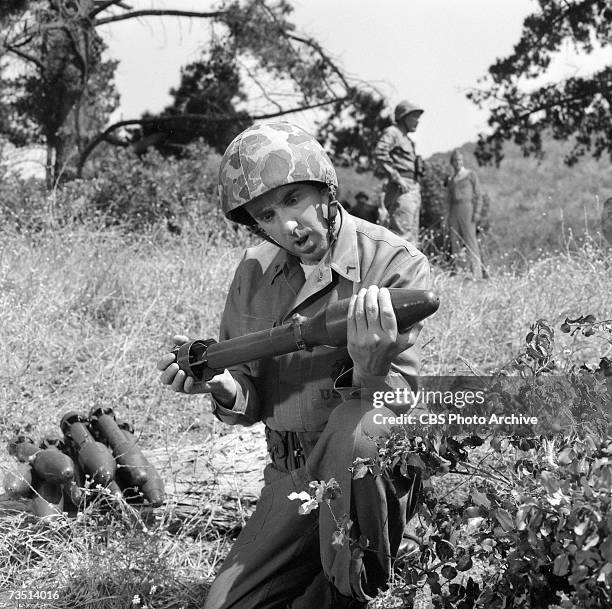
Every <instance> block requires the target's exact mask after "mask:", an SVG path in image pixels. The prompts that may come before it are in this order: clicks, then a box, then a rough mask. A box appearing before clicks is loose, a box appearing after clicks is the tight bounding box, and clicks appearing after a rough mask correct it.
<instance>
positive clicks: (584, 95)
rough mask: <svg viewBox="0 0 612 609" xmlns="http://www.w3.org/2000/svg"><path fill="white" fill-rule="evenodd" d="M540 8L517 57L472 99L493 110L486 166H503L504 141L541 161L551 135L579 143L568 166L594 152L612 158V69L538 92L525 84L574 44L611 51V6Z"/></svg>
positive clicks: (598, 0) (484, 146)
mask: <svg viewBox="0 0 612 609" xmlns="http://www.w3.org/2000/svg"><path fill="white" fill-rule="evenodd" d="M539 5H540V6H539V8H540V11H539V12H537V13H534V14H532V15H529V16H528V17H527V18H526V19H525V21H524V23H523V32H522V34H521V38H520V40H519V42H518V43H517V44H516V45H515V47H514V51H513V53H511V54H510V55H509V56H508V57H505V58H502V59H498V60H497V61H496V62H495V63H494V64H493V65H492V66H491V67H490V68H489V74H488V76H487V77H486V78H484V79H483V81H484V83H483V84H484V85H485V88H484V89H482V90H477V91H473V92H471V93H469V94H468V98H469V99H471V100H472V101H474V102H475V103H476V104H477V105H479V106H480V107H489V106H490V105H491V104H492V108H491V110H490V116H489V120H488V123H489V126H490V127H491V128H492V133H490V134H488V135H481V136H480V138H479V142H478V149H477V152H476V155H477V158H478V160H479V162H481V163H489V162H492V161H494V162H495V163H496V164H499V163H500V161H501V160H502V159H503V151H502V147H503V142H504V141H513V142H514V143H515V144H517V145H519V146H520V147H521V150H522V151H523V153H524V154H525V155H536V156H540V155H541V153H542V136H543V134H544V133H546V132H547V131H550V132H551V133H552V136H553V137H554V138H555V139H557V140H561V141H565V140H568V139H571V138H574V141H575V145H574V147H573V149H572V150H571V151H570V152H569V153H568V155H567V156H566V163H567V164H568V165H573V164H574V163H575V162H576V161H577V160H578V158H579V157H580V156H583V155H585V154H586V153H587V152H588V153H592V154H593V156H595V157H596V158H599V157H600V156H601V155H602V154H603V153H605V152H608V153H609V154H610V155H611V157H612V137H611V134H610V129H609V113H610V79H611V77H612V68H610V67H609V66H606V67H604V68H602V69H601V70H600V71H598V72H595V73H594V74H592V75H591V76H589V77H582V76H573V77H570V78H567V79H566V80H564V81H562V82H559V83H552V84H545V85H541V86H536V87H532V88H531V89H528V88H527V87H524V86H522V85H521V84H519V83H520V80H521V79H523V80H525V81H526V82H527V83H528V81H529V80H530V79H535V78H537V77H540V76H542V75H544V74H546V71H547V69H548V68H549V66H550V64H551V61H552V59H553V56H554V54H555V53H556V52H558V51H560V50H562V49H563V48H564V45H566V44H568V43H569V44H571V45H572V46H573V47H574V48H575V49H577V50H579V51H580V52H583V53H586V54H588V53H591V52H592V51H593V50H594V48H595V46H597V45H599V46H601V47H602V48H604V49H605V48H609V47H610V43H611V38H610V20H611V19H612V7H611V6H610V2H609V1H608V0H573V1H571V2H565V1H564V0H541V1H540V2H539Z"/></svg>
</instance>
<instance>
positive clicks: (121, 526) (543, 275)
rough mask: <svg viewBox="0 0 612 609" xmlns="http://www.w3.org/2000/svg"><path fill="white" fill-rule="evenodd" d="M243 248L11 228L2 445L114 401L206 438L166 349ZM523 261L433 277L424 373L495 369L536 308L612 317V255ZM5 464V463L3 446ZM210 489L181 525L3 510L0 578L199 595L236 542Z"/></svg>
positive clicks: (222, 283)
mask: <svg viewBox="0 0 612 609" xmlns="http://www.w3.org/2000/svg"><path fill="white" fill-rule="evenodd" d="M239 256H240V252H239V251H238V250H236V249H231V248H229V247H223V246H219V245H216V244H214V243H212V242H208V241H203V240H200V239H198V238H196V237H195V236H194V235H187V236H184V237H176V236H173V237H169V236H167V234H166V233H164V232H160V233H151V234H149V235H146V236H140V237H134V236H126V235H125V234H123V233H121V231H119V230H118V229H105V230H93V229H90V228H89V229H88V228H86V227H79V226H72V227H67V228H62V229H58V230H55V231H51V230H49V231H46V232H41V233H37V234H25V235H24V234H15V233H11V232H6V233H4V234H3V235H2V239H1V240H0V315H1V318H2V325H1V326H0V344H1V347H0V376H1V377H2V383H0V441H1V443H2V444H3V445H4V444H5V443H6V441H7V440H8V439H9V438H10V437H11V436H12V435H13V434H15V433H17V432H25V433H28V434H29V435H31V436H32V437H34V438H35V439H40V438H42V437H44V436H47V435H54V436H57V435H59V427H58V422H59V420H60V418H61V416H62V414H64V413H65V412H66V411H68V410H78V411H85V412H87V411H88V410H89V409H90V408H91V407H92V406H97V405H105V406H111V407H113V408H114V409H115V411H116V412H117V414H118V416H119V417H120V418H122V419H125V420H129V421H130V422H132V423H133V424H134V427H135V429H136V432H137V434H138V435H139V437H140V443H141V446H142V447H143V449H145V452H146V450H153V449H155V450H156V451H166V452H167V453H168V454H170V453H171V452H172V451H173V450H175V449H176V447H177V446H182V445H187V444H197V443H201V444H202V446H206V445H207V443H208V442H209V437H210V433H211V425H212V417H211V416H210V415H209V414H208V406H207V402H206V399H205V398H186V397H184V396H176V395H174V394H173V393H172V392H169V391H167V390H165V389H164V388H163V387H162V386H161V385H160V384H159V382H158V379H157V372H156V370H155V360H156V359H157V357H158V355H159V354H160V353H162V352H163V351H164V350H165V349H166V348H167V347H168V346H169V345H170V337H171V336H172V334H174V333H176V332H179V331H182V332H185V333H187V334H189V335H191V336H194V337H195V336H200V337H207V336H214V335H216V333H217V329H218V323H219V319H220V314H221V311H222V307H223V299H224V294H225V292H226V290H227V286H228V283H229V280H230V279H231V275H232V270H233V268H234V267H235V265H236V264H237V262H238V259H239ZM526 266H527V270H526V271H524V272H522V273H513V272H510V271H507V270H506V271H504V270H498V271H495V270H494V271H493V273H492V277H491V278H490V279H489V280H487V281H484V282H478V283H474V282H471V281H468V280H466V278H465V277H462V276H450V275H449V274H447V273H445V272H442V271H439V270H437V271H436V272H435V273H434V289H435V291H436V292H437V293H438V294H439V295H440V297H441V300H442V305H441V308H440V310H439V312H438V313H437V314H436V315H435V316H434V317H433V318H432V319H431V320H430V321H429V322H428V323H427V325H426V328H425V330H424V332H423V342H424V343H425V348H424V352H423V363H424V372H425V373H427V374H452V373H457V372H459V371H464V370H466V369H469V368H472V369H474V370H476V371H488V370H490V369H492V368H494V367H497V366H499V365H501V364H503V363H505V362H506V361H507V360H509V359H510V358H511V357H512V356H513V355H514V354H515V353H516V351H517V350H518V348H519V346H520V343H521V342H522V340H523V337H524V335H525V333H526V331H527V330H528V326H529V323H530V322H532V321H534V320H535V319H536V318H538V317H545V318H547V319H548V320H550V321H551V322H552V323H553V324H555V325H557V326H558V324H559V323H560V322H561V321H563V319H564V318H565V316H570V317H571V316H578V315H581V314H587V313H592V314H594V315H595V316H596V317H597V318H599V319H601V318H607V319H610V318H612V303H611V302H610V298H609V286H610V285H612V265H611V264H610V260H609V257H608V256H607V255H606V254H605V253H604V252H602V251H599V250H597V249H595V248H589V247H587V248H583V249H581V250H579V251H575V252H572V253H570V252H566V253H562V254H558V255H556V256H551V257H544V258H542V259H541V260H539V261H537V262H533V263H529V264H527V265H526ZM563 340H564V341H567V340H569V339H568V338H567V337H566V336H565V335H564V336H563ZM589 344H594V343H593V339H591V340H590V341H586V342H584V344H583V343H581V342H580V340H578V341H577V342H576V343H575V344H572V349H573V355H570V356H568V357H569V358H574V359H575V360H579V361H588V362H590V363H596V362H597V361H598V358H599V356H602V355H604V354H605V353H604V347H605V345H604V344H603V343H595V346H594V347H593V348H589V347H588V345H589ZM564 346H567V345H566V343H565V342H563V343H562V344H561V347H564ZM607 348H608V353H609V345H608V346H607ZM0 465H4V466H5V467H7V466H9V465H10V457H9V456H8V455H7V454H6V453H5V451H4V449H2V450H1V451H0ZM211 493H213V495H214V488H213V490H211ZM213 495H211V496H209V497H203V501H202V504H201V505H202V509H201V510H197V509H195V510H191V512H190V513H189V514H188V517H187V518H186V517H185V516H184V515H183V516H182V521H181V522H182V525H183V526H177V524H176V523H177V513H178V512H180V506H178V505H176V504H169V505H167V506H166V507H165V508H164V509H163V510H161V511H157V512H156V513H155V515H154V519H153V520H149V521H147V522H148V524H144V523H145V521H143V520H142V519H141V518H140V517H139V513H138V512H137V511H135V509H134V508H132V507H131V506H129V505H127V504H126V503H125V502H124V501H122V500H120V499H107V500H106V501H107V503H109V504H110V505H107V506H106V507H104V508H103V506H102V505H101V504H100V502H94V503H93V505H91V506H90V508H88V510H87V511H86V512H84V513H83V514H81V515H80V516H79V518H65V517H62V518H59V519H57V520H56V521H53V522H45V521H38V520H36V519H34V518H33V517H31V516H29V515H28V514H25V513H21V512H10V513H9V512H7V513H5V514H3V515H2V516H0V547H2V548H3V549H4V548H5V547H6V548H7V549H8V551H7V552H6V553H5V552H2V558H0V561H1V562H0V578H1V579H0V590H2V589H3V588H4V589H7V588H15V587H20V586H21V585H26V586H28V587H30V588H33V589H39V590H45V589H47V590H48V589H53V590H55V589H57V590H59V591H60V599H58V600H57V601H54V603H52V604H51V605H49V606H51V607H57V608H58V609H59V608H60V607H75V606H79V607H92V608H93V607H95V608H99V609H111V608H114V607H129V606H133V607H137V606H140V607H142V606H144V605H149V606H150V607H156V608H161V607H164V608H168V609H169V608H177V609H178V607H185V608H189V607H197V606H201V603H202V599H203V597H204V594H205V589H206V586H207V583H208V582H209V581H210V578H211V577H212V575H213V573H214V569H215V566H216V565H217V564H218V562H219V560H220V559H222V557H223V556H224V555H225V553H226V552H227V549H228V547H229V544H230V543H231V538H230V537H228V536H227V535H225V534H223V533H225V532H227V531H219V530H218V527H217V528H216V527H215V526H214V522H212V521H211V512H210V509H209V507H208V508H207V507H206V506H207V505H209V504H210V503H211V502H212V503H215V502H217V503H218V502H219V501H221V499H220V498H219V497H215V496H213ZM100 501H101V500H100ZM236 514H237V515H236V519H237V520H238V521H239V520H240V519H241V518H242V517H244V513H242V514H240V513H239V512H236ZM155 518H157V520H155ZM238 525H239V522H238ZM0 598H2V597H1V595H0ZM136 601H137V602H136Z"/></svg>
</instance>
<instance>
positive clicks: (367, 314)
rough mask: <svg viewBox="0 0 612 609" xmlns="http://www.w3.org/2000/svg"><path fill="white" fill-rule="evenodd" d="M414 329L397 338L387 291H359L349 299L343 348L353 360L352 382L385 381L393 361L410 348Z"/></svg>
mask: <svg viewBox="0 0 612 609" xmlns="http://www.w3.org/2000/svg"><path fill="white" fill-rule="evenodd" d="M417 336H418V328H415V329H414V330H413V329H410V330H408V331H407V332H405V333H403V334H400V333H399V332H398V329H397V321H396V319H395V313H394V312H393V306H392V304H391V295H390V293H389V290H388V289H387V288H378V286H375V285H373V286H370V287H369V288H368V289H367V290H366V289H365V288H362V289H361V290H359V293H358V294H356V295H354V296H353V297H352V298H351V301H350V304H349V310H348V314H347V339H348V343H347V347H348V352H349V355H350V356H351V359H352V360H353V365H354V368H353V382H354V383H355V384H359V383H360V382H362V381H364V380H365V379H367V378H368V377H385V376H386V375H387V373H388V372H389V367H390V365H391V362H392V361H393V359H394V358H395V357H396V356H397V355H398V354H399V353H401V352H402V351H405V350H406V349H408V347H411V346H412V345H413V344H414V342H415V340H416V337H417Z"/></svg>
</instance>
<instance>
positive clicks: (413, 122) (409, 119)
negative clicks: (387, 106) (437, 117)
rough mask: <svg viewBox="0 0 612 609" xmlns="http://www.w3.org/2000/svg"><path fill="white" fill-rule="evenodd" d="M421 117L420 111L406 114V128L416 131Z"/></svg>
mask: <svg viewBox="0 0 612 609" xmlns="http://www.w3.org/2000/svg"><path fill="white" fill-rule="evenodd" d="M420 118H421V113H420V112H411V113H410V114H406V116H404V127H405V128H406V131H409V132H412V131H416V128H417V127H418V125H419V119H420Z"/></svg>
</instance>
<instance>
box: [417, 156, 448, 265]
mask: <svg viewBox="0 0 612 609" xmlns="http://www.w3.org/2000/svg"><path fill="white" fill-rule="evenodd" d="M424 165H425V167H424V173H423V175H422V176H421V178H420V180H419V183H420V186H421V218H420V226H421V233H422V234H421V243H420V247H421V250H422V251H423V253H425V254H426V255H427V256H429V257H430V258H431V257H433V258H434V259H435V261H436V262H437V263H439V264H440V263H444V262H445V261H446V260H447V259H448V255H449V253H450V243H449V239H448V235H447V231H446V228H445V224H444V217H445V215H446V184H447V183H448V179H449V176H450V172H449V171H448V170H447V169H445V168H444V166H443V165H442V164H441V163H436V162H431V161H427V162H425V164H424Z"/></svg>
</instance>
